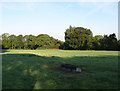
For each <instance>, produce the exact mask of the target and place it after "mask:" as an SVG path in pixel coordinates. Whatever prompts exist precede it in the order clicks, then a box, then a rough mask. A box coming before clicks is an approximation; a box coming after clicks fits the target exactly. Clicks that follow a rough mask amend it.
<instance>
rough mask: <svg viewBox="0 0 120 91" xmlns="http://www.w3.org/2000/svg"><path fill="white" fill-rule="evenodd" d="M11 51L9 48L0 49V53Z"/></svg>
mask: <svg viewBox="0 0 120 91" xmlns="http://www.w3.org/2000/svg"><path fill="white" fill-rule="evenodd" d="M5 52H9V51H8V49H0V53H5Z"/></svg>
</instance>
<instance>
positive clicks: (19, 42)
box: [17, 35, 24, 49]
mask: <svg viewBox="0 0 120 91" xmlns="http://www.w3.org/2000/svg"><path fill="white" fill-rule="evenodd" d="M17 43H18V48H19V49H21V48H23V47H24V43H23V35H18V36H17Z"/></svg>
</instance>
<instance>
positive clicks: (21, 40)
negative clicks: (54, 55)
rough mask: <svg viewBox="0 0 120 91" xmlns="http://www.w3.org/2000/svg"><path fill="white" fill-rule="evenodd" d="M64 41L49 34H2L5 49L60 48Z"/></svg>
mask: <svg viewBox="0 0 120 91" xmlns="http://www.w3.org/2000/svg"><path fill="white" fill-rule="evenodd" d="M61 44H62V41H59V40H57V39H54V38H53V37H50V36H49V35H47V34H39V35H38V36H34V35H25V36H23V35H18V36H16V35H9V34H8V33H4V34H2V48H3V49H46V48H59V46H60V45H61Z"/></svg>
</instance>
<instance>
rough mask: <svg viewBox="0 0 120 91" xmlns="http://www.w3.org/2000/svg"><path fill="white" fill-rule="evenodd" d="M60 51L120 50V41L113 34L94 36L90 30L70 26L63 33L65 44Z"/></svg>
mask: <svg viewBox="0 0 120 91" xmlns="http://www.w3.org/2000/svg"><path fill="white" fill-rule="evenodd" d="M60 48H61V49H70V50H72V49H73V50H120V40H117V38H116V35H115V33H113V34H110V35H104V36H102V35H96V36H94V37H93V33H92V31H91V30H90V29H87V28H83V27H72V26H70V27H69V28H68V29H66V32H65V42H64V44H63V45H61V46H60Z"/></svg>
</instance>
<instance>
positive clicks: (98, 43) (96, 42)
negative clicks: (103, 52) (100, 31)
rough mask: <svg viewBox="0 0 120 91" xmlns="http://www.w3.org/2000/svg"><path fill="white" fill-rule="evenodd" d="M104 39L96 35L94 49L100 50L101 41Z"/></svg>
mask: <svg viewBox="0 0 120 91" xmlns="http://www.w3.org/2000/svg"><path fill="white" fill-rule="evenodd" d="M101 39H103V36H102V35H96V36H94V37H93V42H92V43H93V46H92V49H94V50H99V49H100V48H101V43H100V40H101Z"/></svg>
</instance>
